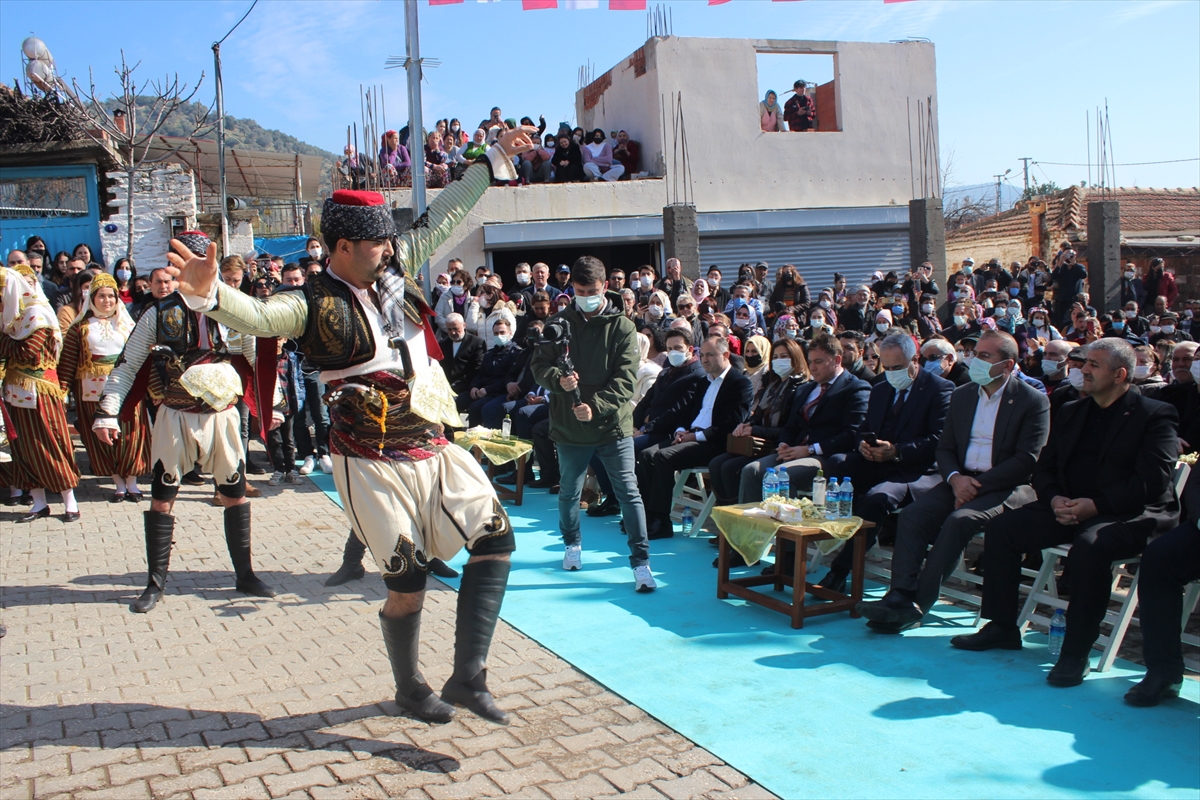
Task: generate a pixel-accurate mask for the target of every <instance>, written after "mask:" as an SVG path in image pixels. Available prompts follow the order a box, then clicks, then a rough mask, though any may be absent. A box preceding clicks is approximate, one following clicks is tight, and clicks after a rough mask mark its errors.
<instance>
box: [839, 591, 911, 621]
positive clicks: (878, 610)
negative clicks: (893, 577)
mask: <svg viewBox="0 0 1200 800" xmlns="http://www.w3.org/2000/svg"><path fill="white" fill-rule="evenodd" d="M854 610H855V611H857V612H858V613H860V614H862V615H863V616H864V617H866V618H867V619H868V620H869V621H871V622H877V623H880V624H883V625H909V624H911V623H914V622H920V621H921V618H922V617H924V616H925V615H924V614H922V613H921V609H919V608H917V605H916V603H914V602H912V601H911V600H909V599H908V598H906V597H904V596H903V595H900V594H897V593H895V592H888V593H887V595H886V596H885V597H884V598H883V599H882V600H876V601H872V602H869V601H865V600H864V601H863V602H861V603H859V604H858V605H857V606H855V608H854Z"/></svg>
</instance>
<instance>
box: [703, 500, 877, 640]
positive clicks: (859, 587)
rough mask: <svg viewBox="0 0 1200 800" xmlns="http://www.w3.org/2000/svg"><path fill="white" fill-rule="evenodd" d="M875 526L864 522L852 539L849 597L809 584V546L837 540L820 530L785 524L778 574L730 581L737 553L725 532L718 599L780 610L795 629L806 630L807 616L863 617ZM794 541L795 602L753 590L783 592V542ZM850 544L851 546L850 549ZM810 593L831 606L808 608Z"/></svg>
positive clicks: (779, 536) (779, 535)
mask: <svg viewBox="0 0 1200 800" xmlns="http://www.w3.org/2000/svg"><path fill="white" fill-rule="evenodd" d="M873 527H875V523H873V522H863V524H862V527H860V528H859V529H858V530H857V531H855V533H854V535H853V536H851V537H850V540H849V543H852V544H853V546H854V562H853V566H852V567H851V570H850V594H848V595H845V594H842V593H841V592H835V591H832V590H830V589H826V588H824V587H819V586H815V585H814V584H811V583H808V581H807V575H806V573H807V571H808V545H809V544H810V543H811V542H819V541H822V540H825V539H832V538H834V537H833V536H832V535H830V534H828V533H826V532H825V531H823V530H821V529H820V528H801V527H795V526H791V525H785V526H783V527H782V528H780V529H779V530H778V531H777V532H776V533H775V554H776V557H775V572H774V574H772V575H750V576H747V577H745V578H730V577H729V556H730V553H732V552H733V548H732V547H730V546H729V542H728V541H727V540H726V539H725V535H724V534H723V533H718V534H717V542H718V545H717V546H718V548H719V551H718V556H717V599H718V600H726V599H728V598H729V595H734V596H735V597H740V598H742V599H743V600H746V601H748V602H751V603H756V604H757V605H760V606H763V607H764V608H769V609H771V610H772V611H778V612H780V613H781V614H787V615H788V616H789V617H791V618H792V627H793V628H803V627H804V620H805V619H806V618H807V617H816V616H820V615H821V614H834V613H837V612H839V611H849V612H850V616H851V617H854V618H857V617H859V616H861V615H860V614H859V613H858V612H857V611H856V610H855V608H854V607H855V606H856V605H858V603H859V602H860V601H861V600H862V598H863V574H864V569H863V564H864V562H865V560H866V554H867V542H866V533H865V532H866V530H867V529H868V528H873ZM785 541H786V542H794V543H795V545H796V553H795V563H794V567H793V568H794V570H795V572H794V575H793V577H792V602H790V603H788V602H784V601H783V600H780V599H777V598H775V597H771V596H770V595H767V594H762V593H761V592H756V591H754V590H753V588H751V587H754V586H765V585H767V584H772V583H773V584H775V591H777V592H782V591H783V586H784V584H785V583H786V582H787V576H786V575H785V574H784V573H783V558H782V553H783V547H782V543H783V542H785ZM849 543H848V545H847V546H849ZM806 592H811V593H812V594H814V595H816V596H817V597H819V598H821V599H822V600H828V601H829V602H827V603H821V604H820V605H811V606H806V605H805V604H804V595H805V593H806Z"/></svg>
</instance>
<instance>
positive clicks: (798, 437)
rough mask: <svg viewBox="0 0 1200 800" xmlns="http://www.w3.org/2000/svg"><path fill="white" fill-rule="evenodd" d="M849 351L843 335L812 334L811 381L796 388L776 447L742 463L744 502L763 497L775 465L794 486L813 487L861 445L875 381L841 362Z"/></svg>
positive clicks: (809, 361)
mask: <svg viewBox="0 0 1200 800" xmlns="http://www.w3.org/2000/svg"><path fill="white" fill-rule="evenodd" d="M844 353H845V351H844V350H843V345H842V342H841V341H840V340H839V339H835V338H833V337H832V336H830V335H829V334H827V333H823V334H818V335H817V336H814V337H813V339H812V341H811V342H810V343H809V345H808V369H809V371H810V372H811V373H812V380H811V381H809V382H808V383H805V384H804V385H802V386H801V387H800V388H799V389H797V390H796V398H795V400H794V401H793V402H792V413H791V415H790V416H789V417H788V420H787V422H786V423H785V424H784V430H783V436H782V437H780V440H779V446H778V447H777V448H776V451H775V452H774V453H772V454H771V455H768V456H764V457H763V458H760V459H758V460H757V461H752V462H750V463H749V464H747V465H746V466H744V467H742V481H741V487H740V489H739V491H738V502H739V503H757V502H759V501H760V500H762V479H763V473H765V472H766V471H767V470H768V469H769V468H771V467H776V468H778V467H779V466H782V467H784V468H785V469H787V472H788V478H789V480H790V482H791V487H792V489H793V491H795V490H797V489H799V490H800V491H808V490H809V489H810V488H811V487H812V479H813V478H815V477H816V475H817V470H819V469H823V468H824V466H825V462H826V461H827V460H828V459H829V458H830V457H832V456H835V455H838V454H840V453H841V454H844V453H849V452H850V451H851V450H853V449H854V447H855V445H856V444H858V429H859V427H861V426H862V422H863V420H864V419H865V418H866V416H867V397H868V396H869V395H870V393H871V386H870V384H868V383H866V382H865V381H861V380H859V379H858V378H855V377H854V376H853V375H852V374H850V372H849V370H847V369H845V368H844V367H843V366H842V365H843V363H844V362H843V360H842V358H843V355H844Z"/></svg>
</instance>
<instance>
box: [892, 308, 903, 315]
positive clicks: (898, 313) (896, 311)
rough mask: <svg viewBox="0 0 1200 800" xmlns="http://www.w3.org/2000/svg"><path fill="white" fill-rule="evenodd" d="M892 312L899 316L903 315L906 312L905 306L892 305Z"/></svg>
mask: <svg viewBox="0 0 1200 800" xmlns="http://www.w3.org/2000/svg"><path fill="white" fill-rule="evenodd" d="M892 313H893V314H895V315H896V316H897V317H899V316H901V315H902V314H903V313H904V306H892Z"/></svg>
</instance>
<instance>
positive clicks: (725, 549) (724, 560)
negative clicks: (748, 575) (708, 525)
mask: <svg viewBox="0 0 1200 800" xmlns="http://www.w3.org/2000/svg"><path fill="white" fill-rule="evenodd" d="M728 580H729V542H727V541H726V540H725V534H723V533H720V532H718V533H717V599H718V600H727V599H728V598H729V592H726V591H723V590H722V589H721V587H722V586H724V585H725V582H726V581H728Z"/></svg>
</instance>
